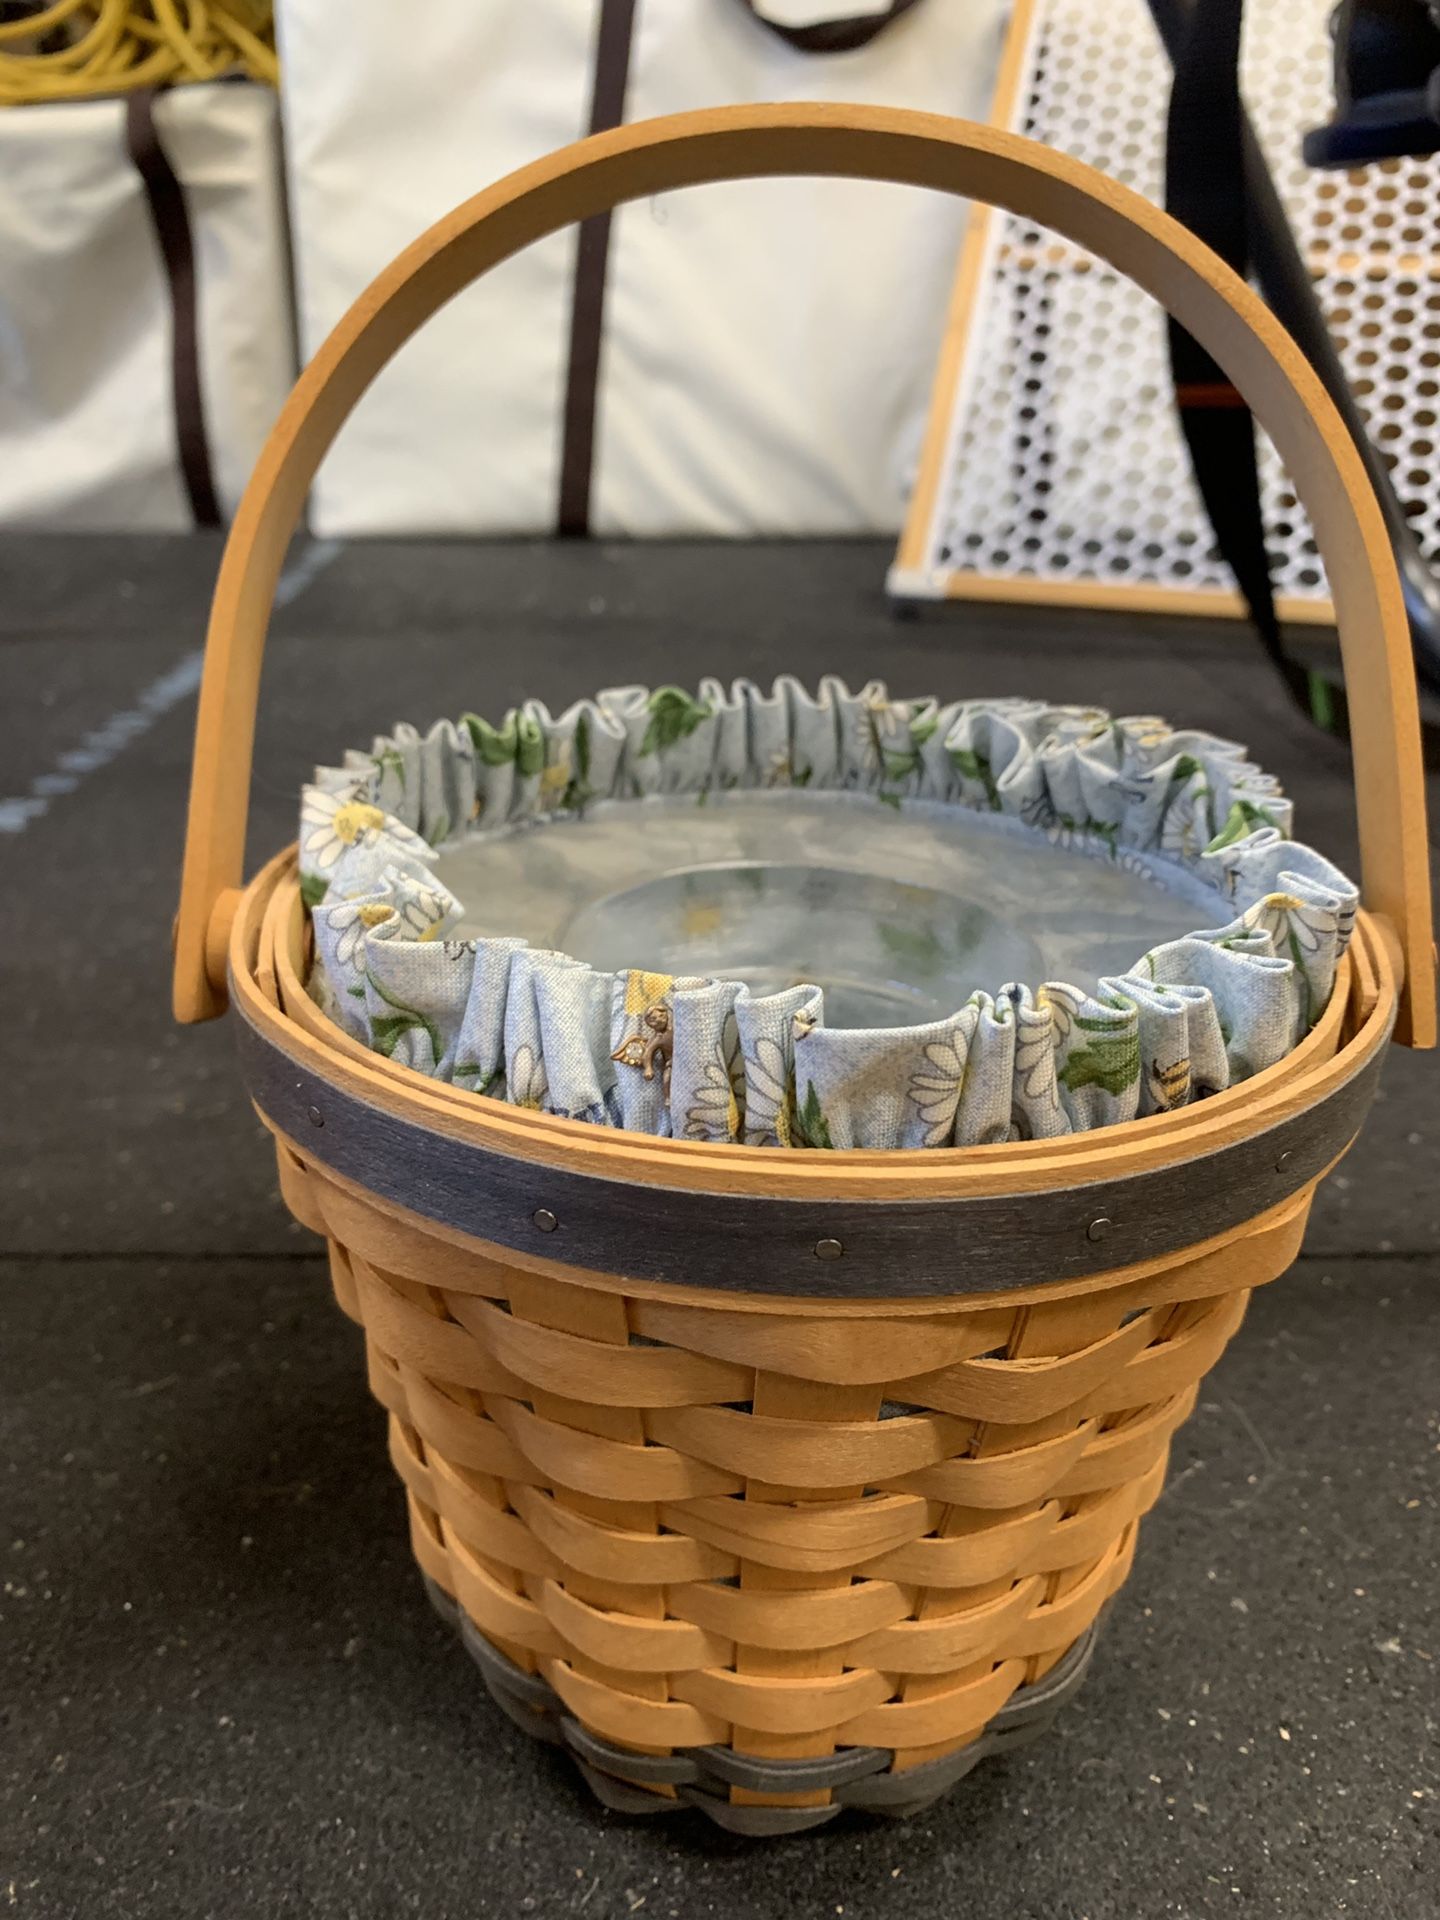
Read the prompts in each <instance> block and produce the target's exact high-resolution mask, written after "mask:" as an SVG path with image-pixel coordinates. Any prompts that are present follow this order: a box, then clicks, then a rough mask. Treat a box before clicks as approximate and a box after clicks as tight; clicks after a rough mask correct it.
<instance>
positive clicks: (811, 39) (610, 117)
mask: <svg viewBox="0 0 1440 1920" xmlns="http://www.w3.org/2000/svg"><path fill="white" fill-rule="evenodd" d="M915 4H916V0H889V5H888V6H883V7H880V8H878V9H877V10H874V11H872V12H869V13H855V14H841V15H838V16H837V17H836V18H834V19H830V20H815V21H812V22H811V23H810V25H808V26H803V27H791V26H786V25H785V24H784V23H783V22H782V21H779V20H773V19H772V18H771V17H770V15H769V14H768V13H767V12H766V11H765V8H764V6H763V5H762V4H761V0H741V5H742V6H744V7H745V8H746V9H747V11H748V12H749V13H751V14H752V15H753V16H754V18H755V19H756V20H757V21H758V22H759V23H760V24H761V25H762V26H764V27H768V28H769V30H770V31H771V33H773V34H776V35H777V36H778V37H779V38H780V39H781V40H784V41H785V42H787V44H788V45H790V46H792V47H795V48H798V49H799V51H800V52H802V53H822V54H823V53H849V52H852V51H853V50H854V49H855V48H857V47H863V46H867V45H868V44H869V42H870V41H872V40H873V39H874V38H875V36H876V34H878V33H881V32H883V30H884V29H885V28H886V27H888V26H889V25H890V24H891V22H892V21H894V20H898V19H899V18H900V16H901V15H902V14H905V13H908V12H909V11H910V9H911V8H912V7H913V6H914V5H915ZM636 5H637V0H601V5H600V16H599V24H598V27H597V30H596V35H595V73H594V81H593V84H592V87H591V92H590V123H589V127H588V131H589V132H590V133H608V132H609V130H610V129H611V128H612V127H618V126H620V125H621V123H622V122H623V121H624V118H625V90H626V87H627V85H628V83H629V79H630V50H631V46H632V44H633V42H634V37H635V9H636ZM609 258H610V215H609V214H608V213H603V214H597V215H596V216H595V218H594V219H593V220H586V221H584V222H582V224H581V227H580V234H579V239H578V242H577V244H576V250H575V285H574V292H573V294H572V297H571V306H570V342H569V351H568V358H567V363H566V374H565V401H564V410H563V414H562V419H561V442H560V488H559V500H558V505H557V512H556V521H555V524H556V531H557V532H558V533H560V534H561V535H562V536H564V537H565V538H567V539H583V538H584V537H585V536H586V535H587V534H588V533H589V531H590V494H591V486H592V481H593V476H594V471H595V410H596V405H597V402H598V394H599V382H600V350H601V341H602V336H603V334H604V330H605V275H606V270H607V267H608V265H609Z"/></svg>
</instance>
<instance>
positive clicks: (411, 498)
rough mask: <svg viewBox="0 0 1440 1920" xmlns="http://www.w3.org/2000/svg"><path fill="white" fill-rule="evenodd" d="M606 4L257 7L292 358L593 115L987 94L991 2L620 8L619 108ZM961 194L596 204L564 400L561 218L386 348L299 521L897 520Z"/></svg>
mask: <svg viewBox="0 0 1440 1920" xmlns="http://www.w3.org/2000/svg"><path fill="white" fill-rule="evenodd" d="M869 10H871V11H873V6H872V8H871V9H869ZM630 11H631V9H630V7H629V5H628V4H618V5H617V3H616V0H603V4H602V0H527V4H526V5H525V6H524V7H516V6H513V5H508V4H504V0H435V4H433V5H431V6H428V7H425V8H416V9H412V10H408V11H407V12H406V14H405V16H404V21H403V27H402V25H401V24H400V23H399V22H398V19H397V16H396V14H395V11H394V9H393V8H391V7H389V6H387V5H385V4H384V0H282V4H281V6H280V9H279V27H280V40H281V56H282V65H283V69H284V73H285V88H284V113H285V124H286V136H287V141H286V144H287V154H288V164H289V168H290V194H291V207H292V219H293V224H294V231H295V245H296V260H297V278H298V294H299V304H300V320H301V337H302V345H303V348H304V350H305V351H306V352H307V353H310V352H313V351H314V350H315V348H316V347H317V346H318V344H319V342H320V341H321V340H322V339H323V338H324V336H325V334H326V333H327V332H328V331H329V329H330V327H331V326H333V325H334V323H335V321H336V320H337V319H338V318H339V316H340V315H341V313H343V312H344V310H345V308H346V307H347V306H348V305H349V304H350V302H351V301H352V300H353V299H354V298H355V296H356V295H357V294H358V293H360V292H361V291H362V289H363V288H364V287H365V286H366V285H367V284H368V282H369V281H370V280H371V279H372V278H373V277H374V275H375V274H376V273H378V272H379V271H380V269H381V268H382V267H384V266H385V265H386V264H387V263H388V261H389V260H390V259H391V258H392V257H393V256H394V255H395V254H396V253H397V252H399V251H400V249H401V248H402V247H404V246H405V245H406V244H408V242H409V241H410V240H412V239H413V238H414V237H415V236H416V234H418V233H419V232H420V231H421V230H422V229H423V228H424V227H425V226H427V225H429V224H430V223H431V222H432V221H434V220H436V219H438V218H439V217H440V216H441V215H443V214H445V213H448V212H449V211H450V209H451V208H452V207H454V206H455V205H456V204H457V203H458V202H459V201H461V200H464V199H465V198H467V197H468V196H469V195H470V194H472V193H475V192H477V191H479V190H480V189H481V188H482V187H484V186H486V185H487V184H489V182H491V181H492V180H494V179H496V178H498V177H500V176H501V175H503V174H505V173H507V172H509V171H511V170H512V169H513V168H515V167H518V166H520V165H522V164H524V163H525V162H526V161H529V160H532V159H534V158H536V157H537V156H539V155H541V154H543V153H545V152H548V151H549V150H550V149H552V148H554V147H557V146H561V145H564V144H565V143H566V142H568V141H571V140H574V139H576V138H578V137H580V136H581V135H583V134H584V133H586V132H588V131H589V130H590V129H591V127H592V125H594V124H596V123H597V121H598V123H601V124H604V123H613V121H614V120H615V119H617V118H623V119H625V120H629V121H633V120H637V119H642V118H648V117H650V116H653V115H656V114H662V113H670V112H676V111H679V110H680V109H682V108H692V107H705V106H713V105H721V104H725V103H728V102H735V101H763V100H785V99H826V98H831V99H845V100H858V101H864V102H874V103H884V104H903V105H907V106H912V107H921V108H928V109H931V110H933V111H937V112H945V113H953V114H961V115H966V116H970V117H983V115H984V113H985V111H986V108H987V104H988V101H989V97H990V93H991V90H992V85H993V79H994V67H995V62H996V58H997V56H998V49H999V43H1000V39H1001V33H1002V29H1003V24H1004V19H1005V16H1006V14H1007V12H1008V5H1007V0H911V4H909V5H908V6H902V7H893V6H892V7H889V8H884V9H882V10H881V11H880V13H879V15H878V23H879V31H875V32H874V33H873V37H870V38H868V39H865V40H864V42H863V44H859V45H855V46H854V47H852V48H851V50H849V51H842V52H829V53H820V52H814V51H808V50H806V49H805V47H804V46H801V45H795V44H792V43H791V42H790V41H789V40H787V39H786V38H785V37H783V35H782V33H781V32H780V31H779V30H777V29H778V28H779V27H780V26H783V25H786V24H791V25H798V26H800V27H801V28H802V30H803V28H804V27H805V26H807V25H809V26H812V27H813V26H814V24H815V21H816V19H817V17H818V18H819V20H820V21H821V22H822V23H824V22H827V21H830V20H832V19H833V18H834V16H835V15H837V14H864V13H865V12H866V11H867V8H866V6H865V5H863V4H862V3H861V0H851V3H850V4H848V5H847V4H846V0H828V4H824V0H810V3H809V4H808V5H805V4H799V3H798V0H789V4H788V5H784V6H782V4H781V0H766V4H765V5H764V7H763V8H761V7H760V0H757V5H756V8H755V9H752V8H750V7H749V6H747V5H746V4H745V0H638V4H636V5H635V6H634V9H633V20H632V21H631V22H630V23H629V26H630V31H629V34H628V42H629V44H628V61H627V60H625V59H624V58H623V53H624V51H627V50H625V49H622V63H621V87H620V89H619V91H620V93H621V95H622V96H623V98H622V99H621V101H620V105H621V107H622V109H623V110H622V111H619V112H616V111H614V110H613V109H614V108H615V106H616V99H615V95H616V92H617V89H616V86H615V76H614V71H613V68H614V56H615V45H614V43H615V41H616V39H617V38H618V39H619V40H621V41H623V40H624V39H625V38H626V37H627V36H626V35H625V34H624V33H623V32H622V31H621V30H620V29H621V28H622V27H623V26H624V25H625V22H624V20H623V19H622V20H621V21H620V22H619V25H618V26H617V20H616V16H617V14H619V15H626V14H629V13H630ZM759 11H763V12H764V13H766V14H767V15H770V16H772V18H771V20H769V21H768V22H767V20H765V19H762V18H760V17H757V14H758V12H759ZM782 15H783V18H782ZM892 16H893V17H892ZM870 24H871V23H867V22H864V21H862V22H861V23H860V27H859V29H858V30H857V31H856V32H855V33H853V34H849V35H848V37H852V38H859V37H860V36H861V34H862V33H863V32H865V31H867V30H868V28H869V25H870ZM826 31H827V29H826V28H825V27H824V26H823V24H822V26H821V28H820V29H818V32H819V34H820V35H821V36H822V37H823V36H824V34H825V33H826ZM607 35H608V37H609V41H610V45H609V48H608V54H607V59H608V62H609V66H610V69H611V70H610V72H609V75H608V92H609V95H610V100H609V107H610V109H611V111H609V112H608V113H607V112H606V111H605V110H604V109H605V105H606V102H605V100H604V99H603V98H601V97H599V96H603V95H604V94H605V93H606V91H607V86H606V84H605V80H606V76H605V75H603V74H602V75H600V76H599V78H600V79H601V84H600V85H599V86H598V87H597V44H599V43H603V42H604V41H605V40H606V38H607ZM800 37H801V39H802V40H804V39H806V38H807V36H806V35H805V34H804V33H803V31H802V33H801V35H800ZM832 37H833V34H832ZM841 37H842V38H843V37H847V34H846V30H844V29H842V30H841ZM601 65H602V67H603V66H604V65H605V62H602V63H601ZM597 108H599V109H601V110H600V111H599V112H598V113H597ZM963 218H964V213H963V209H962V208H960V207H959V205H958V203H955V202H953V201H950V200H948V199H947V200H944V201H942V200H941V198H940V197H939V196H930V195H926V194H907V193H905V192H903V191H902V190H900V189H896V188H891V187H887V186H883V185H874V184H858V183H855V182H850V181H835V180H803V179H802V180H785V181H767V182H765V183H763V184H761V183H748V182H742V183H738V184H726V185H723V186H713V187H705V188H702V189H699V190H696V191H693V192H688V193H683V194H674V195H670V194H667V195H663V196H660V197H659V198H657V199H655V200H651V201H647V202H644V203H642V204H638V205H635V206H631V207H626V208H623V209H621V210H620V212H619V213H617V214H616V215H615V216H614V218H613V220H612V221H611V222H610V224H609V234H608V249H604V251H605V252H606V254H607V255H608V257H607V258H606V260H605V268H604V274H603V297H604V306H603V326H602V327H601V328H600V330H599V332H598V335H597V336H596V337H597V338H598V343H599V350H598V371H597V376H596V379H595V382H594V389H593V391H594V398H593V400H592V401H589V403H588V404H586V396H585V393H584V391H583V389H584V385H585V383H584V381H583V380H582V381H581V382H580V388H581V391H580V392H579V394H578V395H577V390H576V380H575V376H574V371H573V369H572V361H573V359H574V358H575V356H574V353H573V351H572V325H573V324H575V323H576V284H577V275H576V259H577V241H576V234H575V233H574V232H573V231H571V232H567V233H562V234H557V235H555V236H553V237H552V238H551V239H550V240H547V241H545V242H543V243H542V244H541V245H539V246H537V247H532V248H530V249H529V250H528V251H527V252H525V253H524V254H522V255H520V256H519V257H517V258H516V259H514V260H511V261H509V262H507V263H506V264H505V265H504V266H503V267H501V268H500V269H498V270H497V271H496V272H494V273H491V274H489V275H487V277H486V279H485V281H484V282H483V283H482V284H480V285H479V286H475V287H471V288H468V289H467V290H466V291H465V292H464V293H463V294H461V295H460V296H459V297H458V298H457V299H456V300H455V301H453V302H452V304H451V305H450V306H449V307H448V308H447V309H446V310H445V311H444V312H443V313H441V314H440V315H438V316H437V317H436V319H435V320H434V321H433V322H432V324H431V325H430V326H429V327H427V328H426V330H425V332H424V334H423V335H422V336H421V337H419V338H417V339H416V340H414V341H412V342H411V343H410V344H409V345H408V346H407V347H406V348H405V349H404V351H403V352H402V353H401V354H400V355H399V357H398V358H397V359H396V360H395V361H394V362H393V363H392V364H391V365H390V366H389V367H388V368H387V369H386V370H385V372H384V373H383V374H382V375H381V376H380V378H379V380H378V381H377V382H376V384H375V386H374V387H373V388H372V389H371V391H370V392H369V393H368V394H367V395H366V396H365V397H364V399H363V400H362V401H361V402H360V405H359V407H358V409H357V410H356V413H355V415H354V416H353V417H352V419H351V420H350V422H349V423H348V424H347V426H346V427H345V429H344V431H343V433H342V435H341V437H340V441H339V444H338V445H337V447H336V448H335V451H334V452H333V454H332V455H331V456H330V458H329V459H328V460H327V462H326V464H325V467H324V469H323V470H322V473H321V475H320V479H319V481H318V483H317V487H316V491H315V495H314V498H313V501H312V524H313V525H314V526H315V528H316V530H317V531H318V532H321V533H324V534H346V535H349V534H365V533H412V532H441V533H464V532H492V533H547V532H551V531H553V530H554V529H555V528H556V526H557V525H558V524H561V523H562V522H564V523H565V524H567V525H568V527H569V529H570V530H572V531H579V530H584V529H585V528H588V529H589V530H591V531H594V532H597V533H615V534H644V535H663V534H684V533H695V534H736V535H743V534H757V533H758V534H804V533H810V534H845V533H861V532H870V531H889V530H892V529H894V528H895V527H897V526H898V524H899V521H900V517H901V509H902V503H903V499H904V493H905V487H906V482H907V477H908V471H909V468H910V466H911V464H912V462H913V459H914V456H915V452H916V449H917V448H918V443H919V438H920V433H921V428H922V423H923V416H924V412H925V407H926V403H927V400H928V395H929V387H930V382H931V378H932V375H933V370H934V359H935V352H936V348H937V346H938V342H939V336H940V329H941V325H942V322H943V318H944V309H945V304H946V297H947V289H948V285H949V281H950V277H951V274H952V271H953V266H954V256H955V250H956V247H957V245H958V241H959V237H960V231H961V223H962V222H963ZM592 344H593V343H592ZM577 399H578V401H579V402H580V404H579V405H578V407H577ZM567 411H568V413H569V416H570V424H571V432H570V435H569V439H568V456H569V457H568V459H567V433H566V419H567ZM577 415H578V418H579V420H580V423H581V427H580V434H579V437H580V439H581V440H582V442H583V440H584V438H585V434H586V430H587V429H588V430H589V431H590V433H591V435H592V438H593V446H592V447H591V448H590V450H589V454H588V457H587V456H586V449H585V448H584V446H583V445H582V446H581V447H579V448H578V449H577V447H576V444H575V440H576V433H575V421H576V417H577ZM586 483H588V485H587V484H586ZM562 493H563V494H564V495H566V497H567V503H568V504H567V510H566V511H565V512H564V513H562V511H561V498H562ZM587 494H588V499H587V498H586V495H587ZM577 502H578V510H577Z"/></svg>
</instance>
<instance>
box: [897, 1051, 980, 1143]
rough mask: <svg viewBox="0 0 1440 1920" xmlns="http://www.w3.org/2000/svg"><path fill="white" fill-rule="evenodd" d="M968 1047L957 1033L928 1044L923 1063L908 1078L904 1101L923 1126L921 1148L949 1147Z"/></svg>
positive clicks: (961, 1087) (963, 1084) (963, 1080)
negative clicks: (922, 1122)
mask: <svg viewBox="0 0 1440 1920" xmlns="http://www.w3.org/2000/svg"><path fill="white" fill-rule="evenodd" d="M968 1057H969V1048H968V1047H967V1046H966V1044H965V1037H964V1035H963V1034H962V1033H960V1032H959V1031H956V1032H954V1033H951V1034H947V1035H946V1037H945V1038H944V1039H943V1040H931V1041H930V1042H928V1043H927V1045H926V1047H925V1049H924V1053H923V1056H922V1064H921V1065H920V1067H918V1068H917V1070H916V1072H915V1073H914V1075H913V1076H912V1077H911V1081H910V1085H909V1087H908V1088H907V1089H906V1098H907V1099H908V1100H909V1101H910V1102H911V1104H912V1105H913V1106H914V1107H915V1108H916V1109H917V1110H918V1112H919V1115H920V1118H921V1119H922V1120H923V1121H924V1123H925V1139H924V1145H925V1146H927V1147H944V1146H948V1145H949V1143H950V1140H951V1137H952V1135H953V1134H954V1132H955V1114H956V1110H957V1108H958V1107H959V1105H960V1095H961V1093H962V1092H963V1090H964V1086H965V1067H966V1062H967V1060H968Z"/></svg>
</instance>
